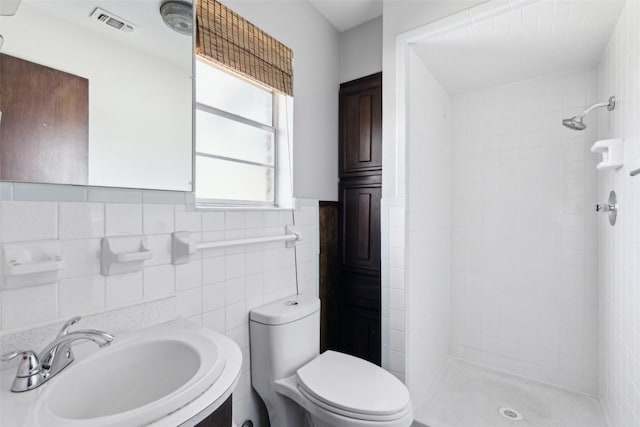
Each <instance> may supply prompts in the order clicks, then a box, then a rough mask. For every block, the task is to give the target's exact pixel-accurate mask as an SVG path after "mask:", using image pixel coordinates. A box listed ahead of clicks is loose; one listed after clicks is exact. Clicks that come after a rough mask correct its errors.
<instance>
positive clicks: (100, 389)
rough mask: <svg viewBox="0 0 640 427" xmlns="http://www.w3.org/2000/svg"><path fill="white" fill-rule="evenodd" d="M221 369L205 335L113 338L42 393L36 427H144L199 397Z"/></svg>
mask: <svg viewBox="0 0 640 427" xmlns="http://www.w3.org/2000/svg"><path fill="white" fill-rule="evenodd" d="M224 366H225V360H224V358H223V357H221V356H220V352H219V351H218V347H217V346H216V343H215V339H214V337H213V336H211V335H210V334H209V333H208V331H206V330H199V329H194V330H182V331H166V330H163V331H152V332H147V333H140V334H136V335H135V336H131V337H128V338H126V339H124V340H122V341H118V339H117V338H116V340H115V341H114V343H113V344H112V345H111V346H110V347H107V348H105V349H101V350H99V351H97V352H96V353H94V354H93V355H92V356H89V357H88V358H87V359H85V360H83V361H80V362H78V361H76V362H74V363H73V364H71V365H70V366H69V367H68V368H66V369H65V371H63V372H61V373H60V374H59V375H58V376H57V377H56V378H54V379H52V380H51V381H50V383H48V384H47V385H46V386H44V387H43V388H44V389H45V390H43V394H42V396H41V398H40V399H38V400H39V401H40V402H41V404H39V405H38V409H37V410H36V417H37V419H38V425H46V426H54V425H64V426H74V425H85V426H86V425H91V426H124V425H126V426H135V425H146V424H149V423H151V422H153V421H156V420H158V419H160V418H163V417H165V416H167V415H168V414H170V413H172V412H174V411H176V410H178V409H180V408H181V407H183V406H185V405H186V404H188V403H189V402H191V401H192V400H194V399H196V398H197V397H198V396H200V395H201V394H202V393H204V392H205V391H206V390H207V389H208V388H209V387H210V386H211V385H212V384H213V383H214V382H215V381H216V379H217V378H218V377H219V376H220V374H221V373H222V371H223V369H224Z"/></svg>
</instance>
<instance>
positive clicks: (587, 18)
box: [413, 0, 624, 94]
mask: <svg viewBox="0 0 640 427" xmlns="http://www.w3.org/2000/svg"><path fill="white" fill-rule="evenodd" d="M623 6H624V0H590V1H587V0H573V1H565V0H541V1H539V2H536V3H533V4H531V5H529V6H526V7H524V8H522V9H519V10H514V11H510V12H507V13H505V14H502V15H499V16H496V17H493V18H491V19H488V20H485V21H481V22H477V23H475V24H472V25H470V26H465V27H462V28H459V29H455V30H453V31H451V32H447V33H444V34H442V35H440V36H436V37H434V38H431V39H427V40H424V41H421V42H419V43H416V44H415V45H414V46H413V47H414V49H415V52H416V53H417V54H418V56H419V57H420V59H421V60H422V61H423V62H424V64H425V65H426V66H427V68H429V70H430V71H431V72H432V74H433V75H434V76H435V77H436V78H437V79H438V81H439V82H440V83H441V84H442V85H443V86H444V87H445V89H447V91H448V92H449V93H451V94H456V93H465V92H470V91H474V90H478V89H483V88H489V87H494V86H498V85H502V84H507V83H512V82H515V81H522V80H527V79H531V78H535V77H540V76H543V75H547V74H552V73H555V72H559V71H565V70H569V69H573V68H579V67H584V66H592V65H595V64H597V63H598V61H599V59H600V56H601V55H602V52H603V51H604V48H605V47H606V44H607V43H608V41H609V39H610V37H611V34H612V32H613V29H614V28H615V24H616V22H617V20H618V17H619V15H620V12H621V11H622V7H623Z"/></svg>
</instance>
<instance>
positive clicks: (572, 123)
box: [562, 116, 587, 130]
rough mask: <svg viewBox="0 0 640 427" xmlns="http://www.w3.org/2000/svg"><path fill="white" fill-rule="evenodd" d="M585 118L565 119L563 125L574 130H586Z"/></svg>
mask: <svg viewBox="0 0 640 427" xmlns="http://www.w3.org/2000/svg"><path fill="white" fill-rule="evenodd" d="M582 119H584V116H573V117H571V118H570V119H564V120H563V121H562V124H563V125H565V126H566V127H568V128H569V129H573V130H585V129H586V128H587V125H586V124H585V123H584V121H583V120H582Z"/></svg>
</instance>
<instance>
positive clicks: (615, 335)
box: [594, 1, 640, 427]
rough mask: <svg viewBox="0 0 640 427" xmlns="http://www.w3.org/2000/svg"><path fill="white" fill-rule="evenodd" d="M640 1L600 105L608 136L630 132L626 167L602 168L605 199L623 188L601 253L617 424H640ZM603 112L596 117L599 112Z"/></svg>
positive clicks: (615, 42) (629, 12)
mask: <svg viewBox="0 0 640 427" xmlns="http://www.w3.org/2000/svg"><path fill="white" fill-rule="evenodd" d="M638 28H640V3H639V2H637V1H628V2H627V4H626V6H625V9H624V10H623V12H622V15H621V16H620V19H619V21H618V24H617V27H616V29H615V32H614V34H613V36H612V38H611V40H610V42H609V45H608V46H607V49H606V51H605V53H604V55H603V57H602V63H601V66H600V101H601V100H605V99H607V98H608V97H609V96H611V95H615V96H616V98H617V102H618V104H617V106H616V109H615V110H614V111H613V112H611V113H607V112H605V111H601V112H599V114H598V116H599V118H600V126H599V134H600V137H601V138H625V142H624V167H623V168H622V169H620V170H618V171H615V172H613V171H608V172H601V173H600V174H599V176H598V178H599V181H600V182H599V192H598V201H599V202H604V201H606V200H607V197H608V194H609V191H610V190H615V191H616V193H617V195H618V203H619V205H620V212H619V215H618V222H617V223H616V225H615V227H611V226H610V225H609V223H608V222H607V220H606V218H605V216H604V215H603V216H602V217H601V218H598V222H599V237H600V242H599V246H600V248H601V251H600V253H601V258H600V277H599V279H600V280H599V286H600V322H601V324H600V343H601V344H600V358H601V360H600V399H601V402H602V405H603V407H604V410H605V415H606V417H607V421H608V423H609V426H610V427H627V426H637V425H640V346H639V345H638V343H639V340H640V322H639V321H638V319H639V318H638V313H640V261H639V258H638V255H639V254H640V253H639V252H638V248H640V176H636V177H634V178H631V177H630V176H629V171H631V170H633V169H637V168H639V167H640V120H639V117H640V86H639V79H638V76H639V75H640V64H639V61H640V44H639V42H638V41H639V39H640V34H639V33H638ZM594 119H595V117H594Z"/></svg>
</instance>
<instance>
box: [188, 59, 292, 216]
mask: <svg viewBox="0 0 640 427" xmlns="http://www.w3.org/2000/svg"><path fill="white" fill-rule="evenodd" d="M280 96H282V95H278V94H277V93H275V92H274V91H272V90H269V89H265V88H263V87H260V86H257V85H255V84H253V83H252V82H250V81H248V80H245V79H243V78H241V77H237V76H236V75H233V74H231V73H229V72H226V71H223V70H221V69H219V68H217V67H215V66H213V65H210V64H209V63H207V62H205V61H202V60H200V59H198V60H197V61H196V113H195V136H196V148H195V151H196V153H195V173H196V197H197V198H198V199H199V203H201V204H239V205H249V204H250V205H257V204H262V205H275V204H276V188H277V182H276V181H277V176H278V173H277V171H278V164H277V155H278V153H277V151H278V136H279V132H278V122H279V120H278V105H279V102H278V97H280Z"/></svg>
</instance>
